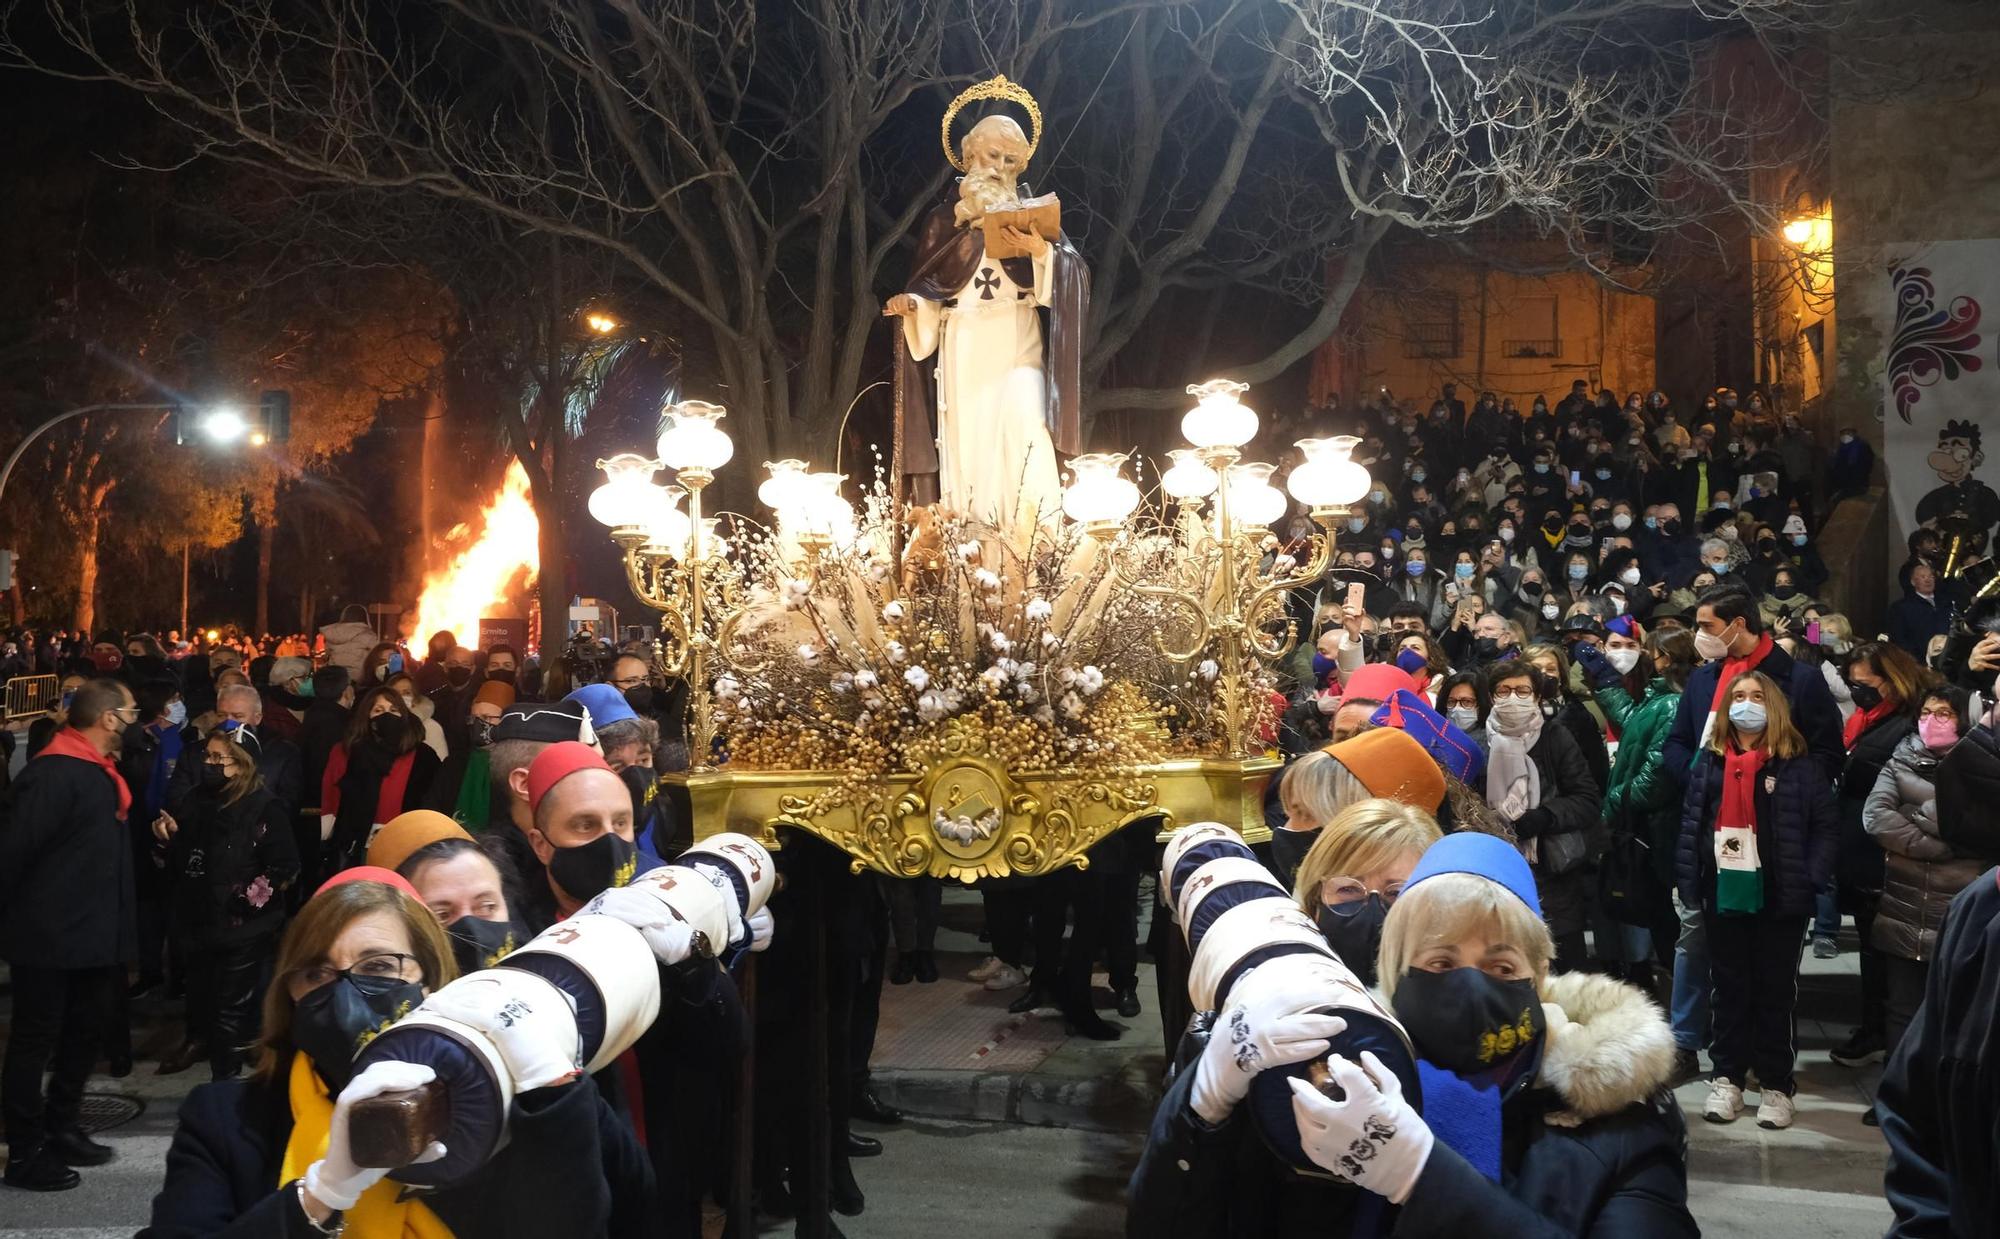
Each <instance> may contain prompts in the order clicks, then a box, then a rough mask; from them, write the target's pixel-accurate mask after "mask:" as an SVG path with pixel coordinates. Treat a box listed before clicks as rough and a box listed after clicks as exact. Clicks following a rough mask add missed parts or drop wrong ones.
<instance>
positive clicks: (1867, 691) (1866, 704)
mask: <svg viewBox="0 0 2000 1239" xmlns="http://www.w3.org/2000/svg"><path fill="white" fill-rule="evenodd" d="M1847 691H1848V692H1849V693H1851V694H1853V696H1854V708H1855V709H1857V710H1872V709H1874V708H1875V707H1876V706H1879V705H1881V704H1882V690H1881V689H1879V688H1877V687H1875V686H1874V685H1873V684H1849V685H1848V686H1847Z"/></svg>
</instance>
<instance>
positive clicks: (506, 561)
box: [410, 460, 541, 645]
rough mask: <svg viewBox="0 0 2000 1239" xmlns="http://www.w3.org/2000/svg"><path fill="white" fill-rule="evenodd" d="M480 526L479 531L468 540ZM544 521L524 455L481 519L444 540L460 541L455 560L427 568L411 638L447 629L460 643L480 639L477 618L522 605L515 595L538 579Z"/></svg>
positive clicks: (448, 543)
mask: <svg viewBox="0 0 2000 1239" xmlns="http://www.w3.org/2000/svg"><path fill="white" fill-rule="evenodd" d="M474 530H477V531H478V533H477V536H476V537H474V538H473V540H472V541H471V542H469V543H468V542H466V539H467V537H469V536H472V531H474ZM540 530H541V525H540V523H539V522H538V521H536V519H535V505H534V504H533V503H532V502H530V500H529V499H528V474H527V472H526V471H525V470H523V469H522V468H521V462H520V461H518V460H517V461H514V462H512V463H510V464H509V465H508V466H507V476H506V478H505V479H503V480H502V481H501V483H500V493H499V494H497V495H495V496H494V497H493V500H492V502H490V503H488V504H487V505H486V507H485V509H484V510H482V511H481V512H480V514H479V517H478V519H477V520H474V521H468V522H466V523H465V524H462V525H457V526H454V527H453V528H452V531H451V532H450V533H448V534H446V535H445V536H444V538H443V539H442V545H443V546H445V547H452V546H457V547H459V548H460V549H459V550H457V551H456V552H454V553H453V554H452V558H451V562H450V563H449V564H446V565H445V566H444V567H443V568H439V569H434V570H432V571H430V572H427V573H425V574H424V592H423V597H422V598H420V599H418V601H417V622H416V626H415V627H414V628H412V629H411V630H410V634H411V636H412V638H413V639H416V640H426V639H428V638H429V637H430V635H431V634H432V633H434V632H440V631H442V632H449V633H450V634H452V635H453V636H454V637H457V638H458V643H459V644H460V645H476V644H478V642H479V621H480V620H481V619H483V618H486V617H489V616H505V615H511V614H514V613H515V612H516V611H517V610H518V604H517V603H516V602H515V599H516V598H518V597H519V596H520V595H521V593H522V592H523V591H524V590H526V589H528V588H530V587H531V586H532V585H533V584H534V580H535V571H536V568H537V567H538V566H539V563H540V558H539V555H538V550H539V547H540V545H541V543H540V542H539V541H538V540H537V539H538V537H539V536H540Z"/></svg>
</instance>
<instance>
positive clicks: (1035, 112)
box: [938, 73, 1042, 172]
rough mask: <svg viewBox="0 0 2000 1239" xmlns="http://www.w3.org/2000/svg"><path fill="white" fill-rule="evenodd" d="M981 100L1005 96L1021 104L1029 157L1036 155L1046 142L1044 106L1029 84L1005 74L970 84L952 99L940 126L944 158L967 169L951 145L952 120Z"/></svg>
mask: <svg viewBox="0 0 2000 1239" xmlns="http://www.w3.org/2000/svg"><path fill="white" fill-rule="evenodd" d="M980 99H1002V100H1005V101H1006V102H1008V103H1016V104H1019V105H1020V106H1021V107H1023V108H1025V109H1026V110H1027V113H1028V158H1030V159H1032V158H1034V156H1035V147H1037V146H1039V145H1040V144H1041V141H1042V109H1041V105H1039V104H1037V103H1036V102H1035V97H1034V96H1033V95H1031V94H1029V93H1028V88H1027V87H1025V86H1022V85H1021V84H1020V83H1018V82H1010V81H1008V80H1007V75H1006V74H1004V73H1002V74H998V75H996V76H994V77H993V78H991V79H989V80H987V81H984V82H978V83H975V84H974V85H971V86H968V87H966V88H965V89H964V90H963V91H961V92H959V96H958V98H956V99H953V100H952V101H951V106H950V107H948V108H946V109H945V110H944V123H943V124H942V125H940V126H939V127H938V128H939V135H938V136H939V138H940V139H941V140H942V141H943V142H944V157H945V158H946V159H949V160H950V161H951V166H952V167H954V168H957V169H958V170H959V171H960V172H963V171H965V163H964V161H963V160H962V159H960V158H959V154H958V151H957V150H956V149H954V148H953V146H952V144H951V123H952V122H953V121H954V120H957V119H958V113H959V109H961V108H963V107H964V106H965V105H966V104H968V103H973V102H976V101H978V100H980Z"/></svg>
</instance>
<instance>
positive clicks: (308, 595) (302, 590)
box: [299, 583, 313, 637]
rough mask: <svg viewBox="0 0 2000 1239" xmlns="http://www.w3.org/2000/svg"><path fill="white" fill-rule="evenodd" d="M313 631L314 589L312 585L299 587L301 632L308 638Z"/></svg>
mask: <svg viewBox="0 0 2000 1239" xmlns="http://www.w3.org/2000/svg"><path fill="white" fill-rule="evenodd" d="M312 630H313V587H312V585H311V584H310V583H308V584H304V585H301V586H299V631H300V632H302V633H305V634H306V635H307V636H308V637H310V636H311V635H312Z"/></svg>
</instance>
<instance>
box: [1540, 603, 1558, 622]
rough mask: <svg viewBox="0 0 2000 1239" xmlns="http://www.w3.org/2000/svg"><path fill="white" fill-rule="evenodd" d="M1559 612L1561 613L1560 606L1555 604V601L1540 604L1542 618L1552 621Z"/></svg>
mask: <svg viewBox="0 0 2000 1239" xmlns="http://www.w3.org/2000/svg"><path fill="white" fill-rule="evenodd" d="M1561 614H1562V608H1561V607H1559V606H1557V605H1556V604H1555V603H1553V602H1545V603H1543V604H1542V618H1543V619H1545V620H1551V621H1553V620H1554V619H1555V618H1556V617H1557V616H1558V615H1561Z"/></svg>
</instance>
